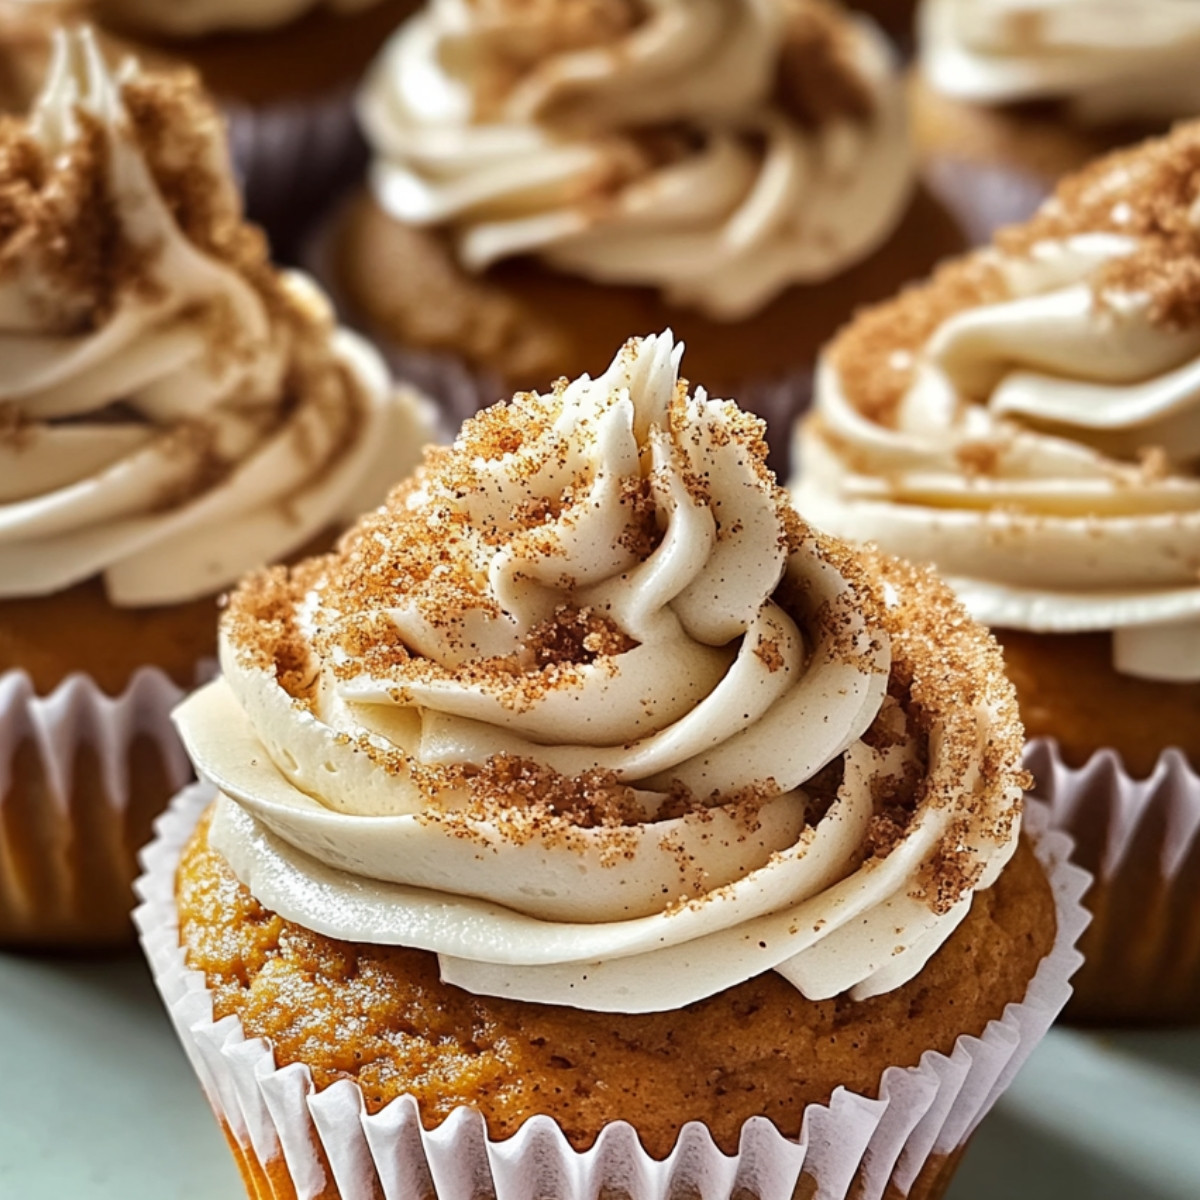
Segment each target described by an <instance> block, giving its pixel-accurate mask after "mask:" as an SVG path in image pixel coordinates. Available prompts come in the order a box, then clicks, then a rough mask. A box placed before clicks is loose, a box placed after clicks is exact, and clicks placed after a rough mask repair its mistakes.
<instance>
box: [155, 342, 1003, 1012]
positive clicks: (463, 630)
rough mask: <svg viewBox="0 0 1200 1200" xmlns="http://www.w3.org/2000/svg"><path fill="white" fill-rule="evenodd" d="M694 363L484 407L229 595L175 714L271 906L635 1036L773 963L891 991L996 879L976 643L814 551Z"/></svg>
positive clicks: (848, 565)
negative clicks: (633, 1025)
mask: <svg viewBox="0 0 1200 1200" xmlns="http://www.w3.org/2000/svg"><path fill="white" fill-rule="evenodd" d="M679 351H680V348H677V347H675V346H674V345H673V343H672V340H671V338H670V336H669V335H664V336H662V337H658V338H647V339H645V340H642V341H633V342H631V343H629V344H628V345H627V346H626V347H625V349H624V350H623V351H622V353H621V354H620V355H619V356H618V358H617V359H616V360H615V361H614V363H613V364H612V366H611V368H610V369H609V370H608V372H606V373H605V374H604V375H603V376H601V377H600V378H598V379H595V380H592V379H589V378H587V377H584V378H582V379H579V380H577V381H575V382H574V383H570V384H568V383H566V381H562V382H560V384H559V385H558V387H557V388H556V390H555V392H554V393H553V394H550V395H546V396H540V395H522V396H519V397H517V398H516V400H514V401H513V403H512V404H509V405H498V406H496V407H495V408H493V409H489V410H488V411H486V412H485V413H483V414H482V415H480V416H479V417H477V418H475V419H474V420H472V421H470V422H468V423H467V425H466V426H465V427H464V429H463V432H462V435H461V436H460V438H459V440H458V441H457V442H456V444H455V445H454V446H453V447H452V448H449V449H445V450H435V451H432V452H430V455H429V456H428V457H427V459H426V464H425V466H424V468H423V469H422V470H421V471H419V472H418V473H417V475H416V476H415V477H414V478H413V479H412V480H411V481H410V482H409V483H408V484H406V485H404V486H403V487H401V488H399V489H397V491H396V492H394V493H393V495H392V496H391V498H390V500H389V502H388V504H387V506H386V507H385V508H383V509H381V510H379V511H378V512H376V513H374V514H372V515H370V516H368V517H366V518H364V519H363V520H362V521H361V522H360V523H359V525H358V526H357V527H356V528H355V529H354V530H353V531H352V532H351V533H349V534H348V535H347V536H346V537H345V538H344V539H343V541H342V543H341V545H340V547H339V549H338V552H337V553H336V554H335V555H331V556H327V557H325V558H322V559H316V560H313V561H312V562H310V563H308V564H305V565H303V566H302V567H300V568H297V569H295V570H293V571H291V572H285V571H282V570H276V571H273V572H270V573H268V574H265V575H260V576H258V577H256V578H253V579H251V580H249V581H248V582H247V583H245V584H244V585H243V586H242V587H241V588H240V589H239V590H238V592H237V593H236V594H235V595H234V597H233V598H232V600H231V604H230V608H229V611H228V614H227V616H226V619H225V621H224V623H223V630H222V667H223V670H224V679H223V680H222V681H220V682H218V683H217V684H215V685H213V686H211V687H210V688H208V689H206V690H205V691H204V692H201V693H199V694H198V695H197V697H196V698H195V699H194V700H192V701H189V702H188V703H187V704H186V705H185V706H184V707H183V708H182V709H181V710H180V712H179V717H178V719H179V723H180V727H181V731H182V733H183V736H184V739H185V742H186V743H187V745H188V747H189V750H190V751H191V753H192V754H193V757H194V758H195V761H196V763H197V765H198V767H199V769H200V770H201V772H202V773H204V774H205V775H207V776H208V777H209V778H211V779H212V780H213V781H214V782H216V783H217V785H218V786H219V787H220V789H221V791H222V793H223V795H224V799H223V800H222V802H221V807H220V810H219V813H218V816H217V819H216V823H215V825H214V827H213V830H214V831H213V835H212V836H213V839H214V845H216V846H217V847H218V849H220V850H221V852H222V853H223V854H224V855H225V856H226V858H227V859H228V860H229V861H230V863H231V864H232V865H233V867H234V870H235V871H236V872H238V873H239V875H240V876H241V877H242V878H243V880H244V881H245V882H247V884H248V886H250V887H251V889H252V890H254V891H255V893H256V895H258V896H259V898H260V899H261V900H262V901H263V902H264V903H265V904H267V905H269V906H270V907H272V908H274V909H276V910H277V911H280V912H281V913H283V914H284V915H287V916H289V917H290V918H291V919H294V920H298V921H300V922H301V923H303V924H307V925H309V926H310V927H312V928H315V929H318V930H320V931H323V932H326V933H330V934H332V935H333V936H340V937H347V938H352V939H354V940H360V941H361V940H366V941H378V942H383V943H399V944H404V945H410V946H417V947H420V948H424V949H429V950H434V951H436V952H437V953H438V954H439V955H440V956H441V961H442V970H443V973H444V974H445V976H446V978H447V979H449V980H451V981H452V982H455V983H457V984H459V985H461V986H463V987H465V988H467V989H469V990H474V991H478V992H482V993H488V994H502V995H514V996H519V997H523V998H526V999H538V1000H544V1001H548V1002H553V1003H563V1004H573V1005H577V1006H580V1007H584V1008H594V1009H606V1010H607V1009H615V1010H623V1011H648V1010H654V1009H666V1008H672V1007H677V1006H678V1005H681V1004H685V1003H688V1002H690V1001H691V1000H694V999H698V998H700V997H703V996H705V995H710V994H712V993H713V992H716V991H718V990H720V989H722V988H724V987H728V986H731V985H732V984H734V983H736V982H739V981H741V980H744V979H747V978H749V977H750V976H752V975H754V974H758V973H760V972H762V971H765V970H769V969H772V968H774V969H776V970H779V971H781V972H783V973H784V974H785V975H786V976H787V977H788V978H789V979H791V980H792V981H793V982H794V983H795V984H796V986H797V987H799V988H800V989H801V990H802V991H804V992H805V994H807V995H810V996H830V995H835V994H837V993H839V992H843V991H848V990H849V991H852V992H853V994H854V995H858V996H867V995H873V994H875V993H876V992H879V991H884V990H888V989H890V988H892V987H896V986H899V984H900V983H902V982H903V981H904V980H906V979H908V978H911V976H912V975H913V974H915V972H916V971H918V970H920V967H921V965H922V964H923V963H924V962H925V961H926V959H927V958H928V957H929V955H930V954H932V953H933V952H934V950H935V949H936V948H937V946H938V945H940V944H941V942H942V941H943V940H944V938H945V937H946V936H948V935H949V933H950V931H951V930H952V929H953V928H954V926H955V925H956V924H957V923H958V921H959V920H960V919H961V918H962V916H964V915H965V913H966V910H967V908H968V907H969V905H970V898H971V893H972V889H973V888H975V887H985V886H988V884H989V883H990V881H991V880H992V879H993V878H994V877H995V874H996V873H997V872H998V871H999V869H1000V867H1001V866H1002V865H1003V863H1004V861H1005V860H1006V859H1007V857H1008V855H1009V853H1010V852H1011V849H1012V846H1013V844H1014V839H1015V836H1016V814H1017V811H1018V803H1019V797H1020V791H1021V788H1020V783H1021V774H1020V772H1019V770H1018V767H1017V757H1018V753H1019V745H1020V733H1019V729H1018V728H1017V726H1016V722H1015V716H1014V713H1015V706H1014V704H1013V701H1012V695H1011V690H1010V689H1009V687H1008V684H1007V683H1006V682H1005V681H1004V680H1003V677H1002V672H1001V669H1000V663H999V657H998V653H997V651H996V649H995V647H994V645H992V644H991V643H990V641H989V640H988V639H986V637H985V635H984V634H983V632H982V631H981V630H980V629H979V628H978V627H976V626H973V625H972V624H971V623H970V622H964V621H963V620H962V617H961V614H960V613H959V612H958V611H957V610H956V609H955V608H954V607H953V604H952V603H951V602H950V601H949V599H948V598H947V596H946V595H945V594H944V593H943V592H940V591H938V590H937V588H936V586H935V585H933V584H932V583H931V581H929V580H928V579H925V578H923V577H916V576H914V575H912V574H911V573H905V571H904V570H903V569H902V568H900V567H899V566H897V565H896V564H892V563H883V562H874V561H866V560H863V561H860V560H859V558H858V557H856V556H855V555H854V554H852V553H851V552H849V551H848V550H846V549H845V548H844V547H841V546H839V545H838V544H836V543H834V542H832V541H830V540H828V539H825V538H822V537H820V536H818V535H816V534H814V533H813V532H812V531H810V530H809V529H808V528H807V527H805V526H804V525H803V524H802V523H801V522H799V521H798V520H797V519H796V517H795V514H794V513H793V512H792V511H791V509H790V507H789V506H788V504H787V502H786V498H785V497H784V495H783V493H782V492H781V491H780V490H779V489H778V488H777V487H776V485H775V482H774V479H773V477H772V476H771V475H770V473H769V471H768V470H767V469H766V467H765V465H764V463H765V455H766V448H765V444H764V442H763V439H762V427H761V423H760V422H758V421H757V420H756V419H754V418H752V417H749V416H747V415H746V414H744V413H742V412H741V411H740V410H738V409H737V408H736V407H735V406H734V405H733V404H731V403H728V402H723V401H714V400H710V399H709V398H708V397H707V396H706V395H705V394H704V392H703V391H701V390H699V389H698V390H697V391H695V392H694V393H690V392H689V390H688V387H687V384H686V383H685V382H683V381H682V380H680V379H679V375H678V366H679ZM921 613H924V616H921V615H920V614H921ZM935 641H936V642H938V643H939V649H938V651H937V654H938V658H937V660H936V662H935V661H934V659H933V658H932V657H931V653H932V652H931V650H930V649H929V647H931V646H932V645H933V643H934V642H935ZM946 680H949V681H950V684H949V690H948V691H947V690H946V689H944V688H943V686H942V685H943V681H946ZM939 689H942V690H940V691H939Z"/></svg>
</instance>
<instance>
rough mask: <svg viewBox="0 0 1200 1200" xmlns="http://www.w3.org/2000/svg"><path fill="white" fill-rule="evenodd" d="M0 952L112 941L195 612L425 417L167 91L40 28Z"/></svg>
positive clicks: (15, 436)
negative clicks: (284, 264)
mask: <svg viewBox="0 0 1200 1200" xmlns="http://www.w3.org/2000/svg"><path fill="white" fill-rule="evenodd" d="M0 341H2V342H3V344H4V346H5V352H4V354H3V355H0V415H2V416H0V461H2V463H3V470H2V471H0V478H2V479H3V483H2V484H0V697H2V700H0V709H2V713H0V717H2V719H0V724H2V725H3V728H4V730H5V734H4V738H3V742H2V747H0V749H2V760H0V761H2V762H3V776H4V790H3V794H2V795H0V943H5V944H10V945H11V944H37V945H44V944H51V943H54V944H65V943H73V944H85V945H90V944H96V943H99V942H106V941H113V940H123V939H125V938H127V937H128V936H129V932H130V928H129V922H128V913H129V909H130V906H131V904H130V902H131V893H130V883H131V881H132V878H133V875H134V873H135V862H134V854H135V851H136V848H137V847H138V845H140V844H141V842H143V841H144V840H145V838H146V837H147V836H148V835H149V830H150V822H151V820H152V818H153V816H154V815H155V814H156V813H157V812H159V811H161V809H162V807H163V806H164V805H165V803H166V801H167V800H168V799H169V797H170V795H171V794H172V792H173V791H175V790H176V789H177V788H178V787H179V786H180V784H181V783H182V782H183V781H184V780H185V779H186V778H187V777H188V775H189V771H188V769H187V764H186V760H185V759H184V758H183V755H182V753H181V751H180V750H179V748H178V746H177V744H176V741H175V738H174V735H173V731H172V730H171V728H170V724H169V722H168V721H167V713H168V711H169V709H170V708H171V706H172V705H173V704H174V703H175V702H176V701H177V700H178V698H179V697H180V696H181V695H182V690H181V689H183V688H186V687H188V686H190V685H192V684H193V683H195V682H196V679H197V672H198V670H199V669H200V668H201V667H202V665H203V664H204V662H205V661H206V660H211V659H212V657H213V656H214V653H215V649H216V644H215V626H216V617H217V610H216V603H215V596H216V594H217V593H218V592H220V591H221V590H222V589H223V588H225V587H227V586H228V585H229V584H230V583H231V582H233V581H234V580H235V579H236V578H237V577H238V576H239V575H240V574H242V573H243V572H245V571H246V570H247V569H250V568H252V567H254V566H255V565H258V564H262V563H265V562H269V561H272V560H274V559H277V558H279V557H282V556H286V555H289V554H294V553H296V552H298V551H300V550H302V549H303V548H305V547H306V546H308V545H310V544H311V543H313V542H314V540H327V539H328V537H329V536H330V534H331V532H332V531H333V530H334V529H335V528H336V527H337V526H339V525H340V524H344V523H345V521H346V520H348V519H349V518H350V517H351V516H352V515H354V514H355V513H356V512H358V511H359V510H360V509H361V507H363V506H365V505H366V504H368V503H371V502H377V501H378V500H379V499H380V498H381V497H382V496H383V495H384V494H385V492H386V489H387V486H388V484H389V483H390V482H392V481H393V480H392V478H391V477H392V475H393V474H400V473H402V472H403V471H404V470H405V469H406V468H407V467H409V466H410V465H411V464H412V463H413V462H414V461H415V460H416V459H417V458H418V457H419V451H420V443H421V442H423V441H424V439H425V436H426V431H427V425H426V422H425V417H424V410H423V409H422V408H420V407H419V406H418V402H417V400H416V399H415V398H414V397H412V396H411V395H409V394H407V393H403V394H395V393H393V390H392V387H391V384H390V381H389V379H388V376H387V371H386V368H385V367H384V365H383V363H382V361H381V360H380V359H379V357H378V356H377V355H376V354H375V352H374V351H372V350H371V349H370V348H369V347H368V346H367V345H366V344H365V343H363V342H362V341H360V340H359V339H357V338H356V337H353V336H352V335H350V334H348V333H346V332H344V331H339V330H337V329H336V327H335V326H334V324H333V321H332V318H331V314H330V312H329V309H328V306H327V304H326V303H325V301H324V300H323V298H322V297H321V295H320V293H319V292H317V290H316V288H315V287H314V285H313V284H312V283H311V282H309V281H307V280H306V279H305V278H303V277H302V276H298V275H283V274H280V273H279V272H277V271H276V270H275V269H274V268H273V267H272V266H271V264H270V261H269V259H268V257H267V253H266V248H265V243H264V241H263V238H262V237H261V235H260V234H259V233H258V231H257V230H255V229H254V228H253V227H251V226H248V225H246V224H245V223H244V222H243V220H242V217H241V209H240V203H239V200H238V197H237V193H236V190H235V189H234V186H233V183H232V179H231V176H230V169H229V164H228V160H227V156H226V151H225V144H224V140H223V134H222V128H221V124H220V121H219V119H218V118H217V115H216V113H215V112H214V111H213V109H212V108H211V107H210V105H209V103H208V101H207V100H206V99H205V98H204V97H203V95H202V94H201V92H200V91H199V89H198V87H197V86H196V84H195V81H194V78H193V77H192V76H191V75H190V74H184V75H181V76H160V75H153V74H144V73H139V72H137V71H136V70H135V69H134V68H133V67H132V66H131V67H129V68H127V69H126V70H124V71H122V72H121V73H120V74H118V75H114V74H112V73H111V72H110V71H109V69H108V68H107V66H106V65H105V63H104V60H103V58H102V55H101V53H100V51H99V50H98V48H97V46H96V44H95V41H94V40H93V38H92V37H91V36H90V34H89V33H87V32H86V31H84V32H81V33H77V34H63V35H60V37H59V38H58V41H57V44H56V50H55V58H54V62H53V64H52V67H51V70H50V74H49V77H48V79H47V81H46V85H45V89H44V91H43V93H42V95H41V97H40V98H39V100H38V102H37V104H36V105H35V107H34V109H33V112H32V113H31V114H30V116H29V117H28V118H27V119H20V120H18V119H13V118H2V119H0Z"/></svg>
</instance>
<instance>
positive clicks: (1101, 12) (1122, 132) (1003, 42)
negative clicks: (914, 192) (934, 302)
mask: <svg viewBox="0 0 1200 1200" xmlns="http://www.w3.org/2000/svg"><path fill="white" fill-rule="evenodd" d="M1198 56H1200V9H1197V7H1196V6H1195V5H1193V4H1180V3H1179V2H1178V0H1138V2H1137V3H1136V4H1127V3H1124V2H1123V0H924V3H923V7H922V9H921V13H920V21H919V60H920V73H919V76H918V78H917V80H916V81H915V86H914V89H913V99H914V105H913V111H914V136H915V139H916V142H917V148H918V152H919V153H920V155H921V159H922V165H923V170H924V172H925V175H926V176H927V179H928V182H929V185H930V186H931V187H932V188H933V189H934V190H935V191H936V192H937V194H938V196H939V198H940V199H942V200H943V202H944V203H946V204H947V205H948V206H949V207H950V208H951V209H952V210H953V211H954V212H955V213H956V215H958V216H959V217H960V218H961V220H962V221H963V223H964V227H965V228H966V229H968V231H969V232H970V233H971V234H972V235H973V237H974V240H976V241H978V242H985V241H987V239H988V238H989V237H990V236H991V234H992V233H993V232H994V231H995V230H996V229H997V228H999V227H1000V226H1001V225H1005V224H1008V223H1010V222H1013V221H1023V220H1026V219H1027V218H1028V217H1030V216H1031V215H1032V214H1033V211H1034V209H1035V208H1036V207H1037V205H1038V204H1039V203H1040V202H1041V201H1042V200H1043V199H1044V198H1045V197H1046V196H1047V195H1048V194H1049V193H1050V191H1051V190H1052V189H1053V186H1054V184H1055V182H1056V181H1057V180H1058V179H1059V178H1060V176H1062V175H1063V174H1065V173H1066V172H1068V171H1073V170H1077V169H1079V168H1080V167H1082V166H1084V165H1085V164H1086V163H1087V162H1089V161H1090V160H1091V159H1093V158H1095V157H1096V156H1097V155H1098V154H1100V153H1103V152H1105V151H1107V150H1111V149H1113V148H1115V147H1117V146H1120V145H1122V144H1124V143H1127V142H1133V141H1136V140H1138V139H1139V138H1141V137H1145V136H1146V135H1147V134H1153V133H1161V132H1163V131H1165V130H1166V129H1167V128H1168V127H1169V126H1170V124H1171V123H1172V122H1173V121H1175V120H1177V119H1179V118H1181V117H1193V116H1200V72H1198V71H1197V70H1196V63H1197V58H1198Z"/></svg>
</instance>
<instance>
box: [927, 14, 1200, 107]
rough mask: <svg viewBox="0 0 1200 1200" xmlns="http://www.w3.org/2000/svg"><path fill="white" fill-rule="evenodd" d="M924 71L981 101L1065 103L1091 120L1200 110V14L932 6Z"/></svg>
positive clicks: (946, 88)
mask: <svg viewBox="0 0 1200 1200" xmlns="http://www.w3.org/2000/svg"><path fill="white" fill-rule="evenodd" d="M920 50H921V65H922V69H923V71H924V73H925V76H926V78H927V79H928V80H929V81H930V83H931V84H932V85H933V86H934V87H935V88H937V89H938V90H939V91H941V92H944V93H946V94H947V95H951V96H957V97H961V98H962V99H964V100H970V101H974V102H976V103H982V104H1012V103H1015V102H1019V101H1024V100H1047V99H1051V100H1061V101H1063V102H1064V103H1065V104H1066V106H1067V108H1068V110H1069V112H1070V113H1071V115H1072V117H1073V118H1074V119H1076V120H1077V121H1080V122H1083V123H1085V124H1104V123H1114V122H1121V121H1155V122H1163V121H1169V120H1171V119H1173V118H1175V117H1186V116H1193V115H1195V114H1197V113H1200V73H1198V72H1197V71H1196V59H1197V55H1200V9H1198V8H1197V7H1196V5H1195V4H1191V3H1187V2H1183V3H1181V2H1180V0H1137V4H1136V11H1135V10H1134V9H1133V7H1131V5H1130V4H1128V3H1127V2H1126V0H925V3H924V7H923V8H922V10H921V17H920Z"/></svg>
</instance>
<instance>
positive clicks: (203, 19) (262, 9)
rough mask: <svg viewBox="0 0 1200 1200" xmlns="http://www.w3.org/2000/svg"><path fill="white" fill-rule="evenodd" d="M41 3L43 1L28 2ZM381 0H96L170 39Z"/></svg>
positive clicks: (108, 13) (101, 9) (116, 16)
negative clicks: (317, 10) (322, 9)
mask: <svg viewBox="0 0 1200 1200" xmlns="http://www.w3.org/2000/svg"><path fill="white" fill-rule="evenodd" d="M24 2H25V3H38V0H24ZM379 2H380V0H92V7H93V8H94V10H95V12H96V15H97V17H98V18H99V19H101V20H103V21H112V22H116V23H117V24H118V25H120V26H123V27H125V28H129V29H138V30H141V31H143V32H145V33H151V34H158V35H160V36H165V37H184V38H187V37H201V36H203V35H204V34H209V33H218V32H222V31H228V30H241V31H251V30H260V29H275V28H277V27H279V26H281V25H286V24H288V23H289V22H291V21H295V20H297V19H298V18H300V17H302V16H304V15H305V13H308V12H312V11H313V10H314V9H319V8H326V9H329V10H330V11H332V12H335V13H339V14H341V13H344V14H347V15H349V14H351V13H356V12H361V11H363V10H364V9H367V8H370V7H371V6H372V5H374V4H378V3H379Z"/></svg>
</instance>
